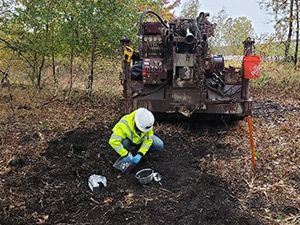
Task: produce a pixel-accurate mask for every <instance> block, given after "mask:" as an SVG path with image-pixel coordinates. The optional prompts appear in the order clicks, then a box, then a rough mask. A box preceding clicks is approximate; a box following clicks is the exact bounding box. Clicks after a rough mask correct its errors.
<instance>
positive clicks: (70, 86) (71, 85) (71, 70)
mask: <svg viewBox="0 0 300 225" xmlns="http://www.w3.org/2000/svg"><path fill="white" fill-rule="evenodd" d="M70 61H71V62H70V85H69V90H68V91H67V95H66V97H65V100H67V99H68V98H69V96H70V94H71V90H72V87H73V61H74V49H73V47H72V48H71V57H70Z"/></svg>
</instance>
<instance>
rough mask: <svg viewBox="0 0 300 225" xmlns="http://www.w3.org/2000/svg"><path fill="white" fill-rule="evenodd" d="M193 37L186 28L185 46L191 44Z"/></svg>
mask: <svg viewBox="0 0 300 225" xmlns="http://www.w3.org/2000/svg"><path fill="white" fill-rule="evenodd" d="M194 38H195V37H194V35H193V34H192V33H191V32H190V29H189V28H186V35H185V42H186V43H187V44H192V43H193V41H194Z"/></svg>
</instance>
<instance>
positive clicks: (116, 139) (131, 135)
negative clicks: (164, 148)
mask: <svg viewBox="0 0 300 225" xmlns="http://www.w3.org/2000/svg"><path fill="white" fill-rule="evenodd" d="M135 113H136V110H135V111H133V112H132V113H130V114H127V115H125V116H123V117H122V118H121V120H120V121H119V122H118V123H117V124H116V125H115V126H114V128H113V129H112V131H113V134H112V135H111V137H110V139H109V144H110V146H111V147H112V148H113V149H114V150H115V151H116V152H117V153H118V154H119V155H120V156H122V157H123V156H126V155H127V154H128V151H127V150H126V149H125V148H124V146H123V145H122V140H124V139H125V138H128V139H129V140H131V141H132V143H134V144H136V145H139V144H141V147H140V149H139V150H138V153H141V154H142V155H145V154H146V152H147V151H148V150H149V148H150V147H151V145H152V143H153V128H151V130H150V131H148V132H146V133H144V132H142V133H141V134H140V135H138V134H137V132H136V130H135V120H134V116H135Z"/></svg>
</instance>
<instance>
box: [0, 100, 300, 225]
mask: <svg viewBox="0 0 300 225" xmlns="http://www.w3.org/2000/svg"><path fill="white" fill-rule="evenodd" d="M56 104H63V103H51V104H49V105H46V106H44V107H43V108H46V109H48V110H49V109H51V110H55V108H57V107H58V106H57V105H56ZM103 104H105V103H103ZM69 107H71V108H73V109H77V106H76V104H74V105H72V106H69ZM115 107H117V105H116V104H115ZM21 110H29V111H30V109H21ZM111 110H112V111H113V110H114V109H113V108H112V109H111ZM95 112H97V110H95ZM299 113H300V108H299V107H298V106H297V105H293V104H285V103H279V102H276V101H265V100H257V101H256V102H254V107H253V122H254V132H259V130H260V132H261V133H260V136H259V135H258V134H255V135H256V136H255V137H256V138H257V139H256V140H257V141H261V140H265V137H264V136H263V135H264V134H265V133H266V132H268V130H270V129H271V128H272V126H273V125H274V123H275V124H277V125H278V123H279V122H278V121H280V120H279V119H278V118H283V119H284V120H283V122H282V123H288V122H289V123H291V124H293V125H295V124H294V122H295V121H298V122H299ZM30 115H31V114H30V113H27V112H26V113H24V115H23V117H24V118H23V119H22V118H21V119H20V118H19V117H18V118H19V119H11V121H10V125H7V124H5V121H4V122H3V121H2V125H3V126H2V127H4V126H5V127H6V129H7V130H9V132H6V136H5V138H3V139H1V142H2V144H1V143H0V146H2V147H3V148H2V157H4V152H5V151H7V150H8V149H13V148H15V149H18V152H14V154H11V155H10V156H11V158H10V159H7V160H6V161H5V162H4V161H2V163H3V164H2V165H3V166H2V171H4V172H2V173H1V185H0V186H1V187H0V189H1V201H0V224H36V223H37V224H203V225H204V224H230V225H232V224H239V225H243V224H245V225H246V224H247V225H255V224H269V223H270V224H271V223H275V222H276V221H277V222H278V223H284V224H285V223H287V224H296V223H298V222H299V220H298V217H297V215H298V214H299V212H300V211H299V208H300V207H299V199H297V197H295V196H297V195H298V194H299V182H300V180H299V179H300V178H299V173H297V171H298V172H299V164H298V165H297V163H299V148H298V147H299V142H298V141H297V140H298V139H297V133H298V131H299V126H297V125H296V127H294V130H295V129H296V131H295V132H296V135H295V140H294V143H292V144H291V147H290V149H289V151H288V152H286V153H284V154H285V155H288V156H287V157H288V160H287V162H286V163H287V165H288V166H287V168H286V169H288V170H289V171H288V172H287V174H286V177H285V178H286V179H284V180H285V181H284V182H285V188H292V189H293V191H294V194H292V193H291V194H290V195H291V196H288V194H287V195H285V196H284V198H282V199H281V200H277V199H276V196H279V194H278V193H277V192H276V191H278V190H279V191H280V187H279V186H276V187H275V191H272V190H271V189H269V188H268V187H269V186H267V187H266V186H264V185H266V184H267V185H268V182H270V183H271V184H278V183H280V181H281V180H282V178H281V177H280V176H279V175H278V176H277V175H276V174H275V175H274V176H272V175H270V171H273V173H276V172H275V170H274V169H273V168H271V169H270V170H269V169H268V168H269V167H272V165H275V164H274V161H276V159H274V158H272V160H271V159H270V160H269V159H267V155H268V153H264V152H263V149H264V148H265V147H264V146H268V145H270V143H264V144H262V145H258V144H256V146H258V147H257V151H258V152H261V153H260V155H258V156H257V157H258V162H257V170H258V175H257V176H256V177H255V176H253V171H252V167H251V166H252V165H251V155H250V144H249V138H248V133H247V132H248V130H247V121H246V120H245V121H239V122H237V123H234V124H226V123H219V124H216V123H205V122H201V123H199V122H195V121H174V120H169V121H166V122H159V123H158V124H156V126H155V131H156V132H155V133H156V135H158V136H159V137H160V138H162V139H163V140H164V142H165V148H164V149H163V151H162V152H160V153H157V154H150V153H149V154H147V155H146V156H145V157H144V158H143V159H142V160H141V162H140V163H139V164H138V165H137V166H136V168H135V169H134V170H133V171H132V172H131V173H130V174H128V175H124V174H120V173H118V172H117V171H115V170H114V169H113V167H112V164H113V162H114V161H115V160H116V159H117V155H116V154H115V153H114V152H113V150H112V149H111V148H110V147H109V146H108V144H107V142H108V139H109V137H110V135H111V128H112V127H113V125H114V124H115V123H116V122H117V120H118V116H119V115H118V113H117V115H116V116H115V117H112V120H111V121H109V119H107V115H104V114H103V117H105V120H104V121H105V123H104V122H103V120H102V122H101V119H99V116H101V112H97V113H95V115H92V116H89V117H87V118H85V120H84V122H82V123H79V124H78V125H77V126H76V127H75V128H74V129H70V130H69V131H68V132H67V133H64V132H63V131H60V130H54V131H53V130H52V131H49V130H50V129H41V128H40V129H38V130H34V128H30V127H28V126H24V127H23V126H22V125H21V124H22V121H23V120H25V121H26V119H27V118H30ZM284 115H290V116H289V117H288V118H286V117H285V116H284ZM34 116H35V114H32V115H31V117H34ZM291 118H292V119H291ZM73 119H74V118H71V120H73ZM35 120H36V121H38V120H40V118H37V119H35ZM49 120H50V119H49ZM91 121H92V122H91ZM99 121H100V122H99ZM75 122H76V121H75V119H74V123H75ZM76 123H77V122H76ZM91 124H92V125H91ZM255 124H256V125H255ZM261 124H264V125H263V126H261ZM279 125H282V124H279ZM279 125H278V126H279ZM286 126H287V127H288V126H289V124H287V125H286ZM32 127H35V125H32ZM31 129H33V130H31ZM263 129H265V130H263ZM53 132H54V133H59V135H54V134H53ZM8 133H9V134H8ZM10 135H11V136H10ZM276 135H277V134H276ZM282 136H284V135H282ZM10 138H11V139H13V138H14V139H15V142H14V143H10V142H9V141H8V140H10ZM276 140H277V139H276ZM265 141H266V142H267V140H265ZM242 143H243V144H242ZM274 145H277V146H279V145H280V144H278V143H274ZM293 146H296V147H295V148H293ZM297 146H298V147H297ZM286 147H289V143H288V146H286ZM37 152H40V153H39V154H37ZM36 154H37V155H38V156H36ZM289 154H290V155H289ZM278 157H280V156H278ZM293 157H294V158H293ZM283 158H284V157H283ZM271 161H272V162H271ZM143 168H152V169H153V170H154V171H157V172H159V173H160V174H161V175H162V178H163V179H162V181H161V184H159V183H157V182H154V181H153V182H152V183H150V184H149V185H141V184H139V183H138V182H137V180H136V179H135V178H134V174H135V172H137V171H138V170H140V169H143ZM271 173H272V172H271ZM91 174H99V175H103V176H105V177H106V178H107V181H108V186H107V187H106V188H102V190H101V194H99V195H96V194H94V193H92V192H91V191H90V190H89V188H88V185H87V181H88V177H89V176H90V175H91ZM274 177H275V178H276V179H278V180H276V181H273V183H272V180H268V179H273V178H274ZM275 178H274V179H275ZM264 188H265V189H264ZM276 188H277V189H276ZM270 190H271V191H270ZM286 191H287V192H290V190H286ZM264 193H265V194H264ZM271 193H274V195H275V196H273V195H272V194H271ZM280 193H283V191H280ZM268 216H270V219H269V222H268V219H266V218H268ZM279 216H282V218H279ZM274 221H275V222H274Z"/></svg>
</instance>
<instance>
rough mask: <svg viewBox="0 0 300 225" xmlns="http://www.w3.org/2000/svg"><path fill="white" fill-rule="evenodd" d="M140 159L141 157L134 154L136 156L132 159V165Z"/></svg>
mask: <svg viewBox="0 0 300 225" xmlns="http://www.w3.org/2000/svg"><path fill="white" fill-rule="evenodd" d="M141 158H142V155H141V154H136V156H134V157H133V158H132V161H131V162H132V163H134V164H137V163H138V162H139V161H140V160H141Z"/></svg>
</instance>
